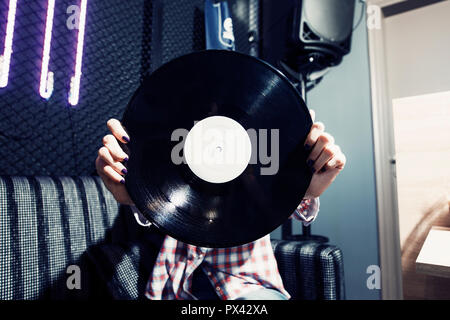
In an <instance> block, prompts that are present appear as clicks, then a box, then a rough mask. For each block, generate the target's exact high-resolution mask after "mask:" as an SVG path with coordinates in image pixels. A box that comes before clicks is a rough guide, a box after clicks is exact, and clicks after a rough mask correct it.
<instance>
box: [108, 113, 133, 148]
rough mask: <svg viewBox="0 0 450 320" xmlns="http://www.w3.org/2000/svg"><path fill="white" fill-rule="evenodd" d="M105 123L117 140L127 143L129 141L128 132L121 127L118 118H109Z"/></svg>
mask: <svg viewBox="0 0 450 320" xmlns="http://www.w3.org/2000/svg"><path fill="white" fill-rule="evenodd" d="M106 125H107V126H108V129H109V130H110V131H111V133H112V134H113V135H114V137H116V138H117V140H119V141H120V142H122V143H127V142H129V141H130V137H129V136H128V133H127V132H126V131H125V129H124V128H123V127H122V124H121V123H120V121H119V120H117V119H109V120H108V122H107V123H106Z"/></svg>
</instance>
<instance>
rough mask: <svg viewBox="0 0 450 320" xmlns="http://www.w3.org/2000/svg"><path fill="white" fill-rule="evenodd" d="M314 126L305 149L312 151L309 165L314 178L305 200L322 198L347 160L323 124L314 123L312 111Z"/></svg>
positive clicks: (313, 116)
mask: <svg viewBox="0 0 450 320" xmlns="http://www.w3.org/2000/svg"><path fill="white" fill-rule="evenodd" d="M311 117H312V119H313V125H312V127H311V131H310V132H309V135H308V137H307V138H306V141H305V149H306V150H311V153H310V155H309V157H308V159H307V164H308V166H309V167H310V168H311V171H312V172H313V177H312V180H311V183H310V185H309V188H308V190H307V191H306V194H305V198H316V197H318V196H320V195H321V194H322V193H323V192H324V191H325V190H326V189H327V188H328V187H329V186H330V184H331V183H332V182H333V181H334V179H335V178H336V176H337V175H338V174H339V172H341V171H342V169H344V166H345V162H346V158H345V155H344V154H343V153H342V151H341V149H340V148H339V146H338V145H336V144H335V143H334V138H333V136H331V135H330V134H328V133H326V132H325V131H324V130H325V126H324V125H323V123H321V122H314V118H315V113H314V111H312V110H311Z"/></svg>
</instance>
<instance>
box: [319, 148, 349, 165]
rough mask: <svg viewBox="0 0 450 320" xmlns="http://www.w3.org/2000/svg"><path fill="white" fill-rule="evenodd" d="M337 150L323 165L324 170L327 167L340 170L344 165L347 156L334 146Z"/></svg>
mask: <svg viewBox="0 0 450 320" xmlns="http://www.w3.org/2000/svg"><path fill="white" fill-rule="evenodd" d="M336 148H337V151H336V154H335V155H334V157H333V158H332V159H331V160H329V161H328V162H327V164H326V165H325V167H324V168H325V170H328V169H338V170H342V169H344V167H345V163H346V162H347V158H346V157H345V155H344V153H342V151H341V149H340V148H339V147H338V146H336Z"/></svg>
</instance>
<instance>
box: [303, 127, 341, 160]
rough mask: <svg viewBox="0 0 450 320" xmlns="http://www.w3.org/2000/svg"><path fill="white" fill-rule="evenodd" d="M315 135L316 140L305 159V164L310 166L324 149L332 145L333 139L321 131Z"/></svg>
mask: <svg viewBox="0 0 450 320" xmlns="http://www.w3.org/2000/svg"><path fill="white" fill-rule="evenodd" d="M317 134H318V137H317V138H316V141H315V144H314V146H313V148H312V150H311V152H310V154H309V156H308V159H307V162H308V164H310V165H311V164H312V162H314V161H316V160H317V159H318V158H319V156H320V154H321V153H322V151H323V150H324V148H325V147H327V146H329V145H332V144H333V143H334V138H333V136H331V135H330V134H328V133H326V132H323V131H318V132H317Z"/></svg>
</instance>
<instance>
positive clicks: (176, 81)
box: [122, 50, 312, 247]
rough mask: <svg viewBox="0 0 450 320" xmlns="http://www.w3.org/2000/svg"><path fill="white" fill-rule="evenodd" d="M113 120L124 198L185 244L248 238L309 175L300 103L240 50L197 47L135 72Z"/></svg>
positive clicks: (291, 204) (269, 223)
mask: <svg viewBox="0 0 450 320" xmlns="http://www.w3.org/2000/svg"><path fill="white" fill-rule="evenodd" d="M122 124H123V125H124V127H125V128H126V130H127V132H128V134H129V136H130V142H129V143H128V144H127V148H128V150H127V152H129V161H128V163H127V169H128V174H127V176H126V178H125V180H126V188H127V190H128V192H129V194H130V197H131V198H132V200H133V201H134V203H135V204H136V206H137V208H138V209H139V210H140V211H141V212H142V214H143V215H145V216H146V217H147V218H148V219H149V220H150V221H151V222H152V223H153V224H154V225H156V226H157V227H158V228H160V229H161V230H162V231H163V232H165V233H166V234H168V235H170V236H172V237H174V238H176V239H178V240H181V241H183V242H185V243H189V244H193V245H196V246H201V247H231V246H237V245H241V244H245V243H249V242H252V241H255V240H257V239H259V238H261V237H263V236H265V235H266V234H268V233H270V232H271V231H273V230H274V229H276V228H277V227H278V226H280V225H281V224H282V223H283V222H284V221H286V219H287V218H288V217H289V216H290V215H291V214H292V213H293V212H294V210H295V209H296V207H297V206H298V204H299V203H300V201H301V199H302V198H303V196H304V194H305V191H306V190H307V188H308V186H309V183H310V181H311V172H310V170H309V168H308V167H307V165H306V158H307V153H306V151H305V150H304V147H303V144H304V141H305V139H306V137H307V135H308V133H309V131H310V128H311V125H312V121H311V117H310V115H309V111H308V109H307V107H306V106H305V103H304V102H303V100H302V98H301V96H300V95H299V93H298V92H297V90H296V89H295V87H294V86H293V85H292V84H291V83H290V82H289V81H288V80H287V79H286V78H285V77H284V76H283V75H282V74H281V73H280V72H279V71H278V70H276V69H275V68H274V67H272V66H271V65H269V64H267V63H265V62H263V61H261V60H259V59H257V58H253V57H251V56H248V55H244V54H240V53H237V52H233V51H222V50H207V51H200V52H195V53H192V54H188V55H185V56H182V57H179V58H176V59H174V60H172V61H170V62H168V63H166V64H165V65H163V66H162V67H160V68H159V69H158V70H156V71H155V72H153V73H152V74H151V75H150V76H148V77H147V78H146V79H144V81H143V83H142V84H141V86H140V87H139V88H138V90H137V91H136V93H135V94H134V96H133V97H132V99H131V101H130V103H129V105H128V107H127V109H126V111H125V113H124V116H123V119H122ZM196 157H197V158H196Z"/></svg>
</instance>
